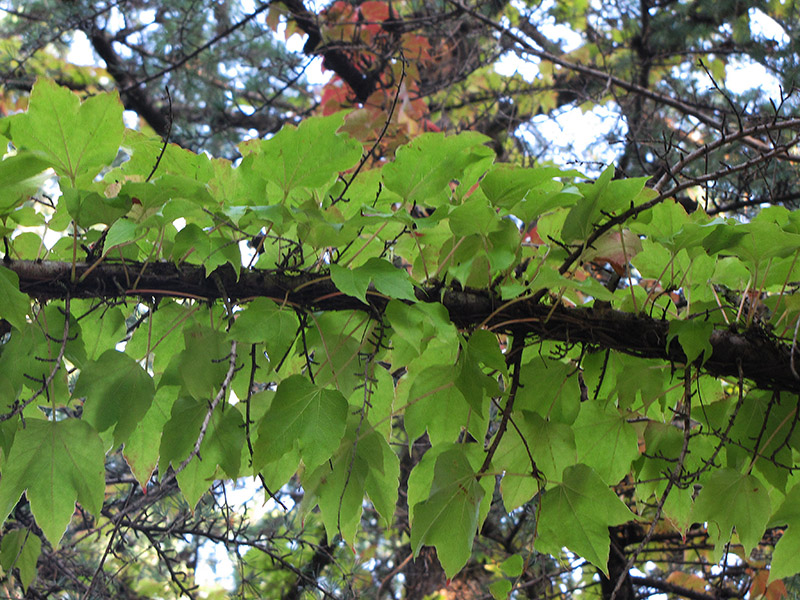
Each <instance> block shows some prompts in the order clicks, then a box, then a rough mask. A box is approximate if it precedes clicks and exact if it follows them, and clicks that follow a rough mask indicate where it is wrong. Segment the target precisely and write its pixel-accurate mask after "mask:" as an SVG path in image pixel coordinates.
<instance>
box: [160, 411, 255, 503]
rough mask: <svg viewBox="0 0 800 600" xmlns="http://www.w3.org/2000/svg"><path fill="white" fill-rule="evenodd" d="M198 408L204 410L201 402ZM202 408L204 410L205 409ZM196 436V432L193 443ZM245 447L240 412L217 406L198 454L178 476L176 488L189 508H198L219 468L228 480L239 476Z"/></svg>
mask: <svg viewBox="0 0 800 600" xmlns="http://www.w3.org/2000/svg"><path fill="white" fill-rule="evenodd" d="M198 405H199V407H200V408H201V409H202V408H203V404H202V403H198ZM205 408H206V410H207V407H205ZM203 417H205V413H203ZM199 433H200V432H199V431H197V432H196V433H195V442H196V440H197V435H199ZM244 444H245V439H244V422H243V420H242V415H241V413H240V412H239V411H238V410H233V409H232V408H230V407H228V408H227V410H223V406H222V405H220V406H218V407H217V408H216V410H214V412H213V414H212V415H211V420H210V421H209V423H208V429H206V435H205V437H204V438H203V442H202V444H201V445H200V454H199V455H198V456H197V457H196V458H195V459H194V460H192V461H190V462H189V464H188V465H186V468H185V469H184V470H183V471H181V472H180V473H178V485H179V486H180V488H181V493H183V496H184V498H186V502H187V503H188V504H189V506H191V507H192V508H194V507H195V506H197V503H198V502H199V501H200V498H201V497H202V496H203V494H205V493H206V491H207V490H208V488H209V487H210V486H211V484H212V483H213V481H214V477H215V474H216V473H217V467H218V466H219V467H222V470H223V471H225V474H226V475H227V476H228V477H229V478H231V479H236V478H237V477H238V476H239V466H240V464H241V458H242V447H243V446H244ZM192 447H194V445H192ZM190 451H191V449H190ZM187 456H188V454H187ZM184 458H185V457H184ZM173 464H174V463H173Z"/></svg>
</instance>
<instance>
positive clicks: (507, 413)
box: [478, 332, 525, 476]
mask: <svg viewBox="0 0 800 600" xmlns="http://www.w3.org/2000/svg"><path fill="white" fill-rule="evenodd" d="M524 348H525V335H524V334H523V333H521V332H519V333H515V334H514V337H513V340H512V342H511V349H510V350H509V351H508V356H506V364H508V365H510V366H511V367H512V369H513V370H512V373H511V389H509V391H508V400H506V405H505V407H504V408H503V416H502V417H501V419H500V427H498V428H497V433H496V434H495V436H494V439H493V440H492V445H491V446H489V450H488V451H487V452H486V458H484V460H483V464H482V465H481V468H480V470H479V471H478V476H481V475H483V474H485V473H486V471H487V470H488V469H489V465H490V464H491V463H492V457H494V453H495V452H497V447H498V446H499V445H500V440H501V439H503V435H505V432H506V429H508V422H509V420H510V419H511V413H512V411H513V410H514V399H515V398H516V397H517V391H518V390H519V387H520V383H519V376H520V371H521V369H522V351H523V350H524Z"/></svg>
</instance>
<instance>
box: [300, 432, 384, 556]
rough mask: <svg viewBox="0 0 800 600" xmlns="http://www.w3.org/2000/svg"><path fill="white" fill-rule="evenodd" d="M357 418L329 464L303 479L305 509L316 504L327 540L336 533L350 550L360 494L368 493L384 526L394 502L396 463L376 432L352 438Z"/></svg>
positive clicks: (355, 433)
mask: <svg viewBox="0 0 800 600" xmlns="http://www.w3.org/2000/svg"><path fill="white" fill-rule="evenodd" d="M358 430H359V419H358V418H353V419H351V420H350V425H349V427H348V432H347V435H345V437H344V438H343V439H342V443H341V446H340V447H339V450H338V451H337V452H336V455H335V456H334V458H333V459H331V461H329V462H326V463H323V464H322V465H321V466H320V467H319V468H317V469H316V471H314V472H313V473H311V474H307V475H306V476H304V477H303V480H302V483H303V488H304V490H305V491H306V497H304V498H303V503H304V505H305V509H306V510H310V509H311V508H313V505H314V503H316V502H318V503H319V508H320V511H321V513H322V522H323V523H324V524H325V530H326V531H327V534H328V539H333V538H334V537H335V536H336V535H337V534H339V535H341V536H342V539H344V540H345V542H347V543H348V544H350V546H351V547H354V545H355V535H356V531H357V530H358V525H359V523H360V521H361V512H362V507H363V504H364V494H365V493H367V494H369V497H370V499H371V500H372V502H373V504H374V506H375V508H376V509H377V511H378V513H379V514H380V515H381V516H382V517H383V522H384V524H385V525H387V526H388V525H389V523H390V522H391V519H392V516H393V515H394V510H395V504H396V503H397V485H398V477H399V476H400V463H399V461H398V459H397V455H396V454H395V453H394V451H393V450H392V449H391V447H390V446H389V444H388V443H387V441H386V439H385V438H384V437H383V436H381V435H380V434H379V433H377V432H376V431H372V432H370V433H368V434H366V435H364V436H362V437H360V438H358V439H357V438H356V436H357V434H358Z"/></svg>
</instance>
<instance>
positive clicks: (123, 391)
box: [73, 350, 155, 445]
mask: <svg viewBox="0 0 800 600" xmlns="http://www.w3.org/2000/svg"><path fill="white" fill-rule="evenodd" d="M154 394H155V387H154V386H153V378H152V377H150V375H148V374H147V372H145V370H144V369H142V367H141V366H139V363H137V362H136V361H135V360H133V359H132V358H131V357H130V356H128V355H127V354H124V353H122V352H118V351H116V350H106V351H105V352H104V353H103V354H101V355H100V358H98V359H97V360H96V361H93V362H91V363H89V364H88V365H86V366H85V367H84V368H83V369H82V370H81V375H80V377H79V378H78V383H77V385H76V386H75V391H74V393H73V395H74V396H75V397H76V398H80V397H84V398H86V399H85V401H84V403H83V418H84V419H86V422H87V423H90V424H91V425H92V426H93V427H94V428H95V429H97V431H100V432H102V431H105V430H106V429H108V428H109V427H112V426H113V427H114V444H115V445H118V444H121V443H124V442H125V440H127V439H128V436H130V434H131V433H133V430H134V429H135V428H136V424H137V423H138V422H139V421H141V420H142V418H143V417H144V415H145V413H146V412H147V410H148V409H149V408H150V404H151V403H152V401H153V395H154Z"/></svg>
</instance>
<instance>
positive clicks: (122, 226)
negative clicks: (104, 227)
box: [105, 219, 139, 252]
mask: <svg viewBox="0 0 800 600" xmlns="http://www.w3.org/2000/svg"><path fill="white" fill-rule="evenodd" d="M138 228H139V226H138V225H137V224H136V223H135V222H134V221H131V220H129V219H117V220H116V221H114V223H113V224H112V225H111V227H109V228H108V234H106V243H105V251H106V252H108V251H109V250H111V249H112V248H113V247H114V246H123V245H125V244H128V243H130V242H132V241H133V240H134V239H136V236H137V234H138V231H137V230H138Z"/></svg>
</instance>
